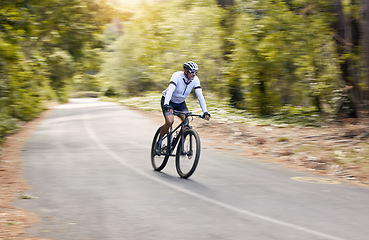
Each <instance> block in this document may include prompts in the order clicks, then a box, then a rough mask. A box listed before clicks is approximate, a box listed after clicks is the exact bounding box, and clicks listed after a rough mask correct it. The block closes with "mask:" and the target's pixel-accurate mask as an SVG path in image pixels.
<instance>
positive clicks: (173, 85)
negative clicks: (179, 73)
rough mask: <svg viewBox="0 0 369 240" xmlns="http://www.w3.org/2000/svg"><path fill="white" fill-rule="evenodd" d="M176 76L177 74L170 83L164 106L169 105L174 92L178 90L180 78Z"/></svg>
mask: <svg viewBox="0 0 369 240" xmlns="http://www.w3.org/2000/svg"><path fill="white" fill-rule="evenodd" d="M175 74H176V73H173V75H172V77H171V79H170V82H169V86H168V88H167V89H166V94H165V100H164V105H167V104H169V102H170V100H171V99H172V95H173V92H174V90H176V87H177V82H178V78H177V77H176V75H175Z"/></svg>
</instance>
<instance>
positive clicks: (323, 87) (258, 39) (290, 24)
mask: <svg viewBox="0 0 369 240" xmlns="http://www.w3.org/2000/svg"><path fill="white" fill-rule="evenodd" d="M292 2H293V1H290V5H288V4H287V3H286V2H285V1H271V0H263V1H253V2H249V1H247V2H246V1H245V2H241V3H240V4H239V6H238V8H239V9H240V10H241V11H240V12H239V17H238V18H237V23H236V31H235V36H234V39H235V40H234V44H235V48H234V51H233V55H232V56H231V58H232V63H231V70H230V71H232V72H235V73H237V74H236V76H234V77H237V78H241V81H242V84H243V86H244V89H245V95H246V101H247V105H248V108H249V109H251V110H256V111H258V112H259V113H260V114H262V115H265V114H271V113H273V112H274V111H275V110H276V109H278V108H280V107H281V106H283V105H284V104H294V105H302V106H311V105H313V103H314V102H313V100H314V98H319V100H320V101H323V102H324V104H328V102H329V99H330V98H332V94H330V92H331V91H332V90H333V89H334V88H337V86H338V85H339V84H338V80H337V79H338V75H337V74H338V69H337V60H336V59H335V49H334V44H333V42H332V39H331V35H332V34H331V31H330V29H329V26H328V24H329V23H328V22H326V21H325V20H326V17H325V16H324V15H319V14H316V15H314V16H311V17H310V16H306V15H303V14H301V12H295V11H293V10H291V7H292V9H293V6H294V5H293V4H292ZM245 29H247V31H245ZM231 77H233V76H231ZM316 107H318V106H316ZM319 107H321V106H319Z"/></svg>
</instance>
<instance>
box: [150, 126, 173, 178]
mask: <svg viewBox="0 0 369 240" xmlns="http://www.w3.org/2000/svg"><path fill="white" fill-rule="evenodd" d="M159 136H160V128H159V129H158V130H157V131H156V133H155V136H154V139H153V141H152V145H151V164H152V167H153V168H154V170H155V171H161V170H163V168H164V167H165V165H167V162H168V158H169V147H170V140H169V138H168V137H167V136H168V135H167V134H165V135H164V136H163V141H162V143H161V149H160V156H159V155H158V154H157V153H156V146H157V144H158V140H159Z"/></svg>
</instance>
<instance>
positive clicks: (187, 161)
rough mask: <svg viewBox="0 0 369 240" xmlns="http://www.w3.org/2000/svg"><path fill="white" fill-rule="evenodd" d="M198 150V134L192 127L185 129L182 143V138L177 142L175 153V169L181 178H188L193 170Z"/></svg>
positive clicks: (198, 154) (199, 148)
mask: <svg viewBox="0 0 369 240" xmlns="http://www.w3.org/2000/svg"><path fill="white" fill-rule="evenodd" d="M182 146H183V147H184V149H182ZM200 151H201V144H200V137H199V134H198V133H197V132H196V131H195V130H193V129H189V130H186V132H185V133H184V143H183V144H182V140H181V141H180V142H179V145H178V147H177V153H176V169H177V173H178V175H179V176H180V177H181V178H189V177H190V176H191V175H192V174H193V173H194V172H195V170H196V167H197V165H198V163H199V159H200Z"/></svg>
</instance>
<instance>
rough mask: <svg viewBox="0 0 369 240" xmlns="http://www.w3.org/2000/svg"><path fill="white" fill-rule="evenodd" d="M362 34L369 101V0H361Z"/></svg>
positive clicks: (368, 97) (366, 96) (366, 93)
mask: <svg viewBox="0 0 369 240" xmlns="http://www.w3.org/2000/svg"><path fill="white" fill-rule="evenodd" d="M361 34H362V48H363V51H364V60H365V67H366V69H365V70H366V89H365V100H366V101H369V0H361Z"/></svg>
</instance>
